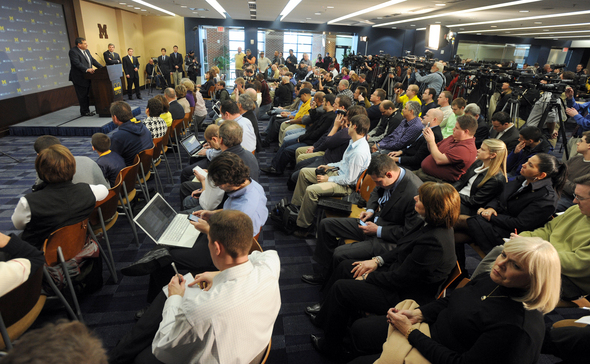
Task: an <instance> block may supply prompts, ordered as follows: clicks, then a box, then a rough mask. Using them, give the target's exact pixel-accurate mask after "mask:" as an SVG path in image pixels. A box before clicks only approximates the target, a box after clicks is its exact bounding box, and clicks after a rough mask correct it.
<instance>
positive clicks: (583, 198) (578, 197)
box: [574, 193, 590, 202]
mask: <svg viewBox="0 0 590 364" xmlns="http://www.w3.org/2000/svg"><path fill="white" fill-rule="evenodd" d="M589 198H590V197H580V196H578V195H576V194H575V193H574V200H578V201H580V202H582V201H584V200H587V199H589Z"/></svg>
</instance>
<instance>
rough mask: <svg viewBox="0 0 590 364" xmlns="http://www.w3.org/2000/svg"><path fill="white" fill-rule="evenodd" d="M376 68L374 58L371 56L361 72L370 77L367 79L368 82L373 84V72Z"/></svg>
mask: <svg viewBox="0 0 590 364" xmlns="http://www.w3.org/2000/svg"><path fill="white" fill-rule="evenodd" d="M374 67H375V62H374V61H373V56H371V55H369V56H367V59H366V60H365V61H364V62H363V64H362V66H361V72H363V73H364V74H365V75H369V77H367V78H368V82H371V72H372V71H373V68H374ZM359 78H360V75H359ZM367 89H368V88H367Z"/></svg>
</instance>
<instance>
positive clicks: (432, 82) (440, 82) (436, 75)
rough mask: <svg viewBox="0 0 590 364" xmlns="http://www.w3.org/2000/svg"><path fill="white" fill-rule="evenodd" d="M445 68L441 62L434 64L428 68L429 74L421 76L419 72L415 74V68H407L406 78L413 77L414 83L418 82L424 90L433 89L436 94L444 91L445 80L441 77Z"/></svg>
mask: <svg viewBox="0 0 590 364" xmlns="http://www.w3.org/2000/svg"><path fill="white" fill-rule="evenodd" d="M444 68H445V66H444V65H443V63H442V62H434V64H433V65H432V67H430V74H428V75H426V76H422V75H421V74H420V72H416V69H415V68H408V71H407V72H408V78H412V77H414V78H415V80H416V82H420V83H422V84H424V85H425V86H426V88H433V89H434V90H435V91H436V93H440V92H442V91H444V89H445V86H446V83H447V78H446V77H445V76H444V75H443V71H444Z"/></svg>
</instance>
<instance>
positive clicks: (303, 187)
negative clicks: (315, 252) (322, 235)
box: [291, 168, 352, 228]
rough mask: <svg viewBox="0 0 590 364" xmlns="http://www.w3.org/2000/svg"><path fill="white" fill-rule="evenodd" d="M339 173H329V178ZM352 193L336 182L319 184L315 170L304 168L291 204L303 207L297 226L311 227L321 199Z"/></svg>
mask: <svg viewBox="0 0 590 364" xmlns="http://www.w3.org/2000/svg"><path fill="white" fill-rule="evenodd" d="M336 175H338V172H337V171H336V172H328V176H336ZM351 193H352V188H350V186H342V185H339V184H337V183H334V182H322V183H318V182H317V178H316V175H315V168H303V169H302V170H301V172H300V173H299V179H298V180H297V186H295V192H294V193H293V198H292V199H291V203H292V204H294V205H297V206H301V209H300V210H299V216H297V226H299V227H302V228H308V227H310V226H311V225H312V224H313V223H314V220H315V216H316V210H317V206H318V201H319V199H320V197H331V196H346V195H349V194H351Z"/></svg>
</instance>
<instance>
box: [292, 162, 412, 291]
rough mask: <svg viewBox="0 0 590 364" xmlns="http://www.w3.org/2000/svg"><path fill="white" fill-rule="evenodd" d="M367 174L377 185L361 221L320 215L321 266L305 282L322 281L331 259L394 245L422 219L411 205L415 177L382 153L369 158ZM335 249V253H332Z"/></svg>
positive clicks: (355, 256) (354, 256) (381, 251)
mask: <svg viewBox="0 0 590 364" xmlns="http://www.w3.org/2000/svg"><path fill="white" fill-rule="evenodd" d="M367 174H368V175H369V176H370V177H371V178H372V179H373V181H374V182H375V185H376V187H375V189H373V192H371V197H370V198H369V201H368V202H367V210H366V211H363V212H361V215H360V221H359V219H357V218H327V219H322V221H321V222H320V226H319V227H318V239H317V243H316V247H315V251H314V255H313V257H314V260H315V261H316V262H317V263H318V264H319V265H320V266H321V270H320V272H319V273H318V274H313V275H303V276H302V277H301V279H302V280H303V281H304V282H306V283H310V284H319V283H323V281H324V280H325V279H326V278H328V277H329V276H330V272H331V270H332V261H333V260H335V261H336V262H340V261H342V260H345V259H357V260H360V259H369V258H371V257H375V256H379V255H382V254H384V253H386V252H388V251H389V250H392V249H394V248H395V247H396V243H397V242H398V240H400V239H401V238H403V237H404V236H405V235H407V234H408V232H409V231H410V230H412V229H413V228H414V226H415V225H417V224H422V223H423V221H422V218H420V215H419V214H418V212H416V210H415V208H414V205H415V201H414V196H416V195H417V193H418V188H419V187H420V185H422V181H421V180H420V179H419V178H418V177H416V176H415V175H414V174H413V173H411V172H410V171H406V170H405V169H404V168H400V167H398V166H397V165H396V164H395V162H394V161H393V160H392V159H391V158H389V157H388V156H386V155H383V154H382V155H378V156H376V157H373V158H372V159H371V163H370V164H369V168H367ZM340 239H354V240H355V241H357V243H353V244H347V245H344V246H340V247H339V245H340V244H339V242H340V241H341V240H340ZM336 248H338V249H336ZM335 250H336V252H338V257H333V255H334V251H335Z"/></svg>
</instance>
